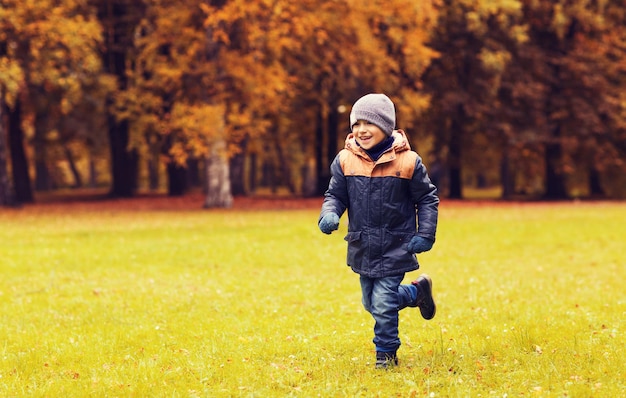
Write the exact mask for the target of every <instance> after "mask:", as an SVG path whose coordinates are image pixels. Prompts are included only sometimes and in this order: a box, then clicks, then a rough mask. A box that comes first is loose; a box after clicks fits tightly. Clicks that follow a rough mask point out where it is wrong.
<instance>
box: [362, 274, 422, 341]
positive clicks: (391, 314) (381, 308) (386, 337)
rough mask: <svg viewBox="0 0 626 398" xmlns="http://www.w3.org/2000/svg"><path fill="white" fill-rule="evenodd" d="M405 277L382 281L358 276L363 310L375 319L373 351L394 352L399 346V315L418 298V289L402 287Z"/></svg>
mask: <svg viewBox="0 0 626 398" xmlns="http://www.w3.org/2000/svg"><path fill="white" fill-rule="evenodd" d="M403 279H404V274H402V275H396V276H388V277H385V278H368V277H366V276H361V292H362V294H363V298H362V300H363V307H365V310H366V311H367V312H369V313H370V314H372V316H373V317H374V321H376V323H375V324H374V340H373V342H374V345H375V346H376V351H382V352H395V351H396V350H397V349H398V348H399V347H400V337H399V336H398V319H399V317H398V313H399V312H400V310H402V309H403V308H406V307H407V306H408V305H409V304H411V303H413V302H415V300H416V298H417V288H416V287H415V286H413V285H401V284H400V283H401V282H402V280H403Z"/></svg>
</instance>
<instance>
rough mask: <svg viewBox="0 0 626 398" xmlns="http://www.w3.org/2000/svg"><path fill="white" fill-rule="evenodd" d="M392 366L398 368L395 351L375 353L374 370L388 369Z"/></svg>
mask: <svg viewBox="0 0 626 398" xmlns="http://www.w3.org/2000/svg"><path fill="white" fill-rule="evenodd" d="M392 366H398V357H397V356H396V353H395V351H394V352H382V351H376V369H388V368H390V367H392Z"/></svg>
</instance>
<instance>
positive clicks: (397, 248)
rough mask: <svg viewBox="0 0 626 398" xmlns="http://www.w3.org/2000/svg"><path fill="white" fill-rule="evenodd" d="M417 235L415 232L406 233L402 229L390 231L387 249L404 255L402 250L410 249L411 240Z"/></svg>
mask: <svg viewBox="0 0 626 398" xmlns="http://www.w3.org/2000/svg"><path fill="white" fill-rule="evenodd" d="M413 236H415V234H413V233H406V232H401V231H389V232H388V239H387V244H388V246H387V250H388V251H389V252H393V253H394V255H396V256H397V255H400V256H401V255H402V254H403V253H402V252H408V251H409V247H408V246H409V242H410V241H411V239H412V238H413Z"/></svg>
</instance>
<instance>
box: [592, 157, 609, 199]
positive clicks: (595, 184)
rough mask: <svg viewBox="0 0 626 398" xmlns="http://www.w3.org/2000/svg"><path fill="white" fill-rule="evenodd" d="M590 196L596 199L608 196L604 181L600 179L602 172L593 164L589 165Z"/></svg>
mask: <svg viewBox="0 0 626 398" xmlns="http://www.w3.org/2000/svg"><path fill="white" fill-rule="evenodd" d="M588 181H589V196H591V197H594V198H603V197H605V196H606V192H605V191H604V187H602V181H601V178H600V172H599V171H598V168H597V167H595V165H594V164H593V163H591V164H590V165H589V177H588Z"/></svg>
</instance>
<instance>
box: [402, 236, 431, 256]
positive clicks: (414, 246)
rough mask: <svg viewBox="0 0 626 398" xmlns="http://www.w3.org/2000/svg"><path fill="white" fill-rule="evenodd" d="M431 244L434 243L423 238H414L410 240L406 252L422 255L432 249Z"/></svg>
mask: <svg viewBox="0 0 626 398" xmlns="http://www.w3.org/2000/svg"><path fill="white" fill-rule="evenodd" d="M433 243H435V241H433V240H430V239H427V238H423V237H421V236H414V237H412V238H411V241H410V242H409V245H408V250H409V252H411V253H423V252H427V251H429V250H430V249H432V247H433Z"/></svg>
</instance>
